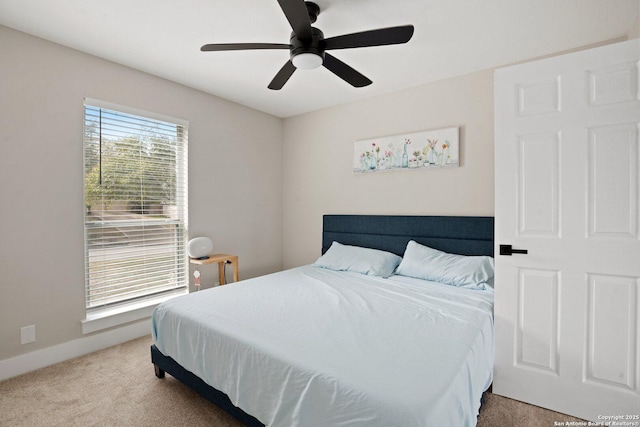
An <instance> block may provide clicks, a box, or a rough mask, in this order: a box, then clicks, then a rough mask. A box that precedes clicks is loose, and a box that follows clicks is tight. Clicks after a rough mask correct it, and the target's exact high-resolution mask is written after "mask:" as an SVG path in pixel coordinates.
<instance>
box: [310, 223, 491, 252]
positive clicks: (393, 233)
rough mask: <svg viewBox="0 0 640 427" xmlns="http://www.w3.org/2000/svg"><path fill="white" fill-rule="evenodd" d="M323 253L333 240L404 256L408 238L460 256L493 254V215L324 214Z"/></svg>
mask: <svg viewBox="0 0 640 427" xmlns="http://www.w3.org/2000/svg"><path fill="white" fill-rule="evenodd" d="M322 222H323V231H322V253H323V254H324V253H325V252H326V251H327V249H329V246H331V243H332V242H333V241H336V242H339V243H342V244H344V245H353V246H363V247H367V248H373V249H380V250H383V251H387V252H392V253H394V254H396V255H400V256H402V255H403V254H404V250H405V248H406V247H407V243H408V242H409V240H415V241H416V242H418V243H420V244H423V245H426V246H429V247H431V248H434V249H438V250H441V251H444V252H449V253H453V254H459V255H489V256H493V229H494V225H493V224H494V218H493V217H479V216H396V215H324V216H323V220H322Z"/></svg>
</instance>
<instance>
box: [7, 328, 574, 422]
mask: <svg viewBox="0 0 640 427" xmlns="http://www.w3.org/2000/svg"><path fill="white" fill-rule="evenodd" d="M150 345H151V338H150V337H144V338H139V339H137V340H133V341H130V342H127V343H124V344H121V345H117V346H115V347H111V348H108V349H105V350H102V351H98V352H96V353H93V354H89V355H87V356H83V357H79V358H77V359H73V360H69V361H66V362H63V363H60V364H57V365H54V366H50V367H48V368H44V369H40V370H38V371H35V372H31V373H28V374H25V375H22V376H19V377H16V378H11V379H9V380H6V381H3V382H0V426H11V427H14V426H15V427H17V426H28V427H35V426H61V427H62V426H65V427H67V426H83V427H84V426H154V427H158V426H183V425H184V426H190V427H191V426H193V427H195V426H221V427H227V426H229V427H230V426H240V425H241V424H240V423H239V422H237V421H236V420H235V419H233V418H231V417H230V416H229V415H227V414H226V413H225V412H224V411H222V410H220V409H218V408H217V407H216V406H214V405H213V404H211V403H209V401H207V400H205V399H204V398H202V397H200V396H199V395H197V394H196V393H194V392H192V391H191V390H190V389H188V388H187V387H186V386H184V385H182V384H180V383H179V382H178V381H176V380H175V379H174V378H173V377H171V376H170V375H167V376H166V377H165V378H164V379H158V378H156V376H155V375H154V373H153V366H152V364H151V360H150V355H149V346H150ZM554 421H565V422H566V421H579V420H578V419H575V418H571V417H568V416H565V415H562V414H558V413H556V412H551V411H547V410H544V409H541V408H538V407H535V406H531V405H527V404H524V403H521V402H517V401H514V400H510V399H506V398H503V397H500V396H496V395H493V394H489V395H488V398H487V400H486V402H485V404H484V405H483V407H482V409H481V411H480V417H479V419H478V426H481V427H485V426H486V427H494V426H498V427H499V426H541V427H545V426H553V425H554ZM452 427H454V426H452Z"/></svg>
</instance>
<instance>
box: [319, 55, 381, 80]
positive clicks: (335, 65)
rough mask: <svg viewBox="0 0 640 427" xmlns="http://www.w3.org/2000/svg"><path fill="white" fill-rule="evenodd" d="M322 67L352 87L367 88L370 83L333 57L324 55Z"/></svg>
mask: <svg viewBox="0 0 640 427" xmlns="http://www.w3.org/2000/svg"><path fill="white" fill-rule="evenodd" d="M322 65H324V67H325V68H326V69H327V70H329V71H331V72H332V73H333V74H335V75H336V76H338V77H340V78H341V79H342V80H344V81H345V82H347V83H349V84H350V85H351V86H354V87H363V86H368V85H370V84H371V83H372V82H371V80H369V79H368V78H366V77H365V76H363V75H362V74H360V73H359V72H357V71H356V70H354V69H353V68H351V67H350V66H348V65H347V64H345V63H344V62H342V61H340V60H339V59H338V58H336V57H335V56H332V55H329V54H328V53H326V52H325V53H324V63H323V64H322Z"/></svg>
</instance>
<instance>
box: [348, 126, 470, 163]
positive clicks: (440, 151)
mask: <svg viewBox="0 0 640 427" xmlns="http://www.w3.org/2000/svg"><path fill="white" fill-rule="evenodd" d="M459 145H460V141H459V128H458V127H451V128H446V129H436V130H427V131H422V132H415V133H410V134H405V135H394V136H385V137H382V138H373V139H366V140H361V141H356V142H355V143H354V145H353V172H354V173H357V174H361V173H376V172H388V171H409V170H425V169H437V168H450V167H458V166H459V157H458V153H459Z"/></svg>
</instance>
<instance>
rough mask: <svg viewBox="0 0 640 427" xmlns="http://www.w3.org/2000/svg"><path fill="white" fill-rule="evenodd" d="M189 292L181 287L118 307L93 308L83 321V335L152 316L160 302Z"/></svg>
mask: <svg viewBox="0 0 640 427" xmlns="http://www.w3.org/2000/svg"><path fill="white" fill-rule="evenodd" d="M188 293H189V290H188V289H180V290H179V291H177V292H174V293H171V294H164V295H162V296H159V297H156V298H149V299H145V300H142V301H137V302H133V303H130V304H125V305H120V306H118V307H110V308H105V309H100V310H92V311H91V312H89V313H87V318H86V319H84V320H83V321H82V322H81V323H82V335H86V334H90V333H93V332H97V331H101V330H103V329H108V328H113V327H115V326H120V325H124V324H126V323H131V322H135V321H137V320H141V319H146V318H148V317H150V316H151V313H152V312H153V309H154V308H156V306H158V304H160V303H162V302H164V301H167V300H170V299H171V298H175V297H177V296H180V295H185V294H188Z"/></svg>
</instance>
